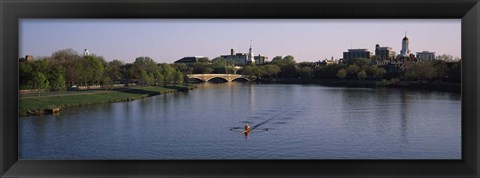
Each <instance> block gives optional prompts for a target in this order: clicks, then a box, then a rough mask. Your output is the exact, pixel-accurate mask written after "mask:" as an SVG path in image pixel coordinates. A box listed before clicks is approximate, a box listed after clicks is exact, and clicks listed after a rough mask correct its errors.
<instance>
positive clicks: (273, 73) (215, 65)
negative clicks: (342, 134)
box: [193, 55, 461, 83]
mask: <svg viewBox="0 0 480 178" xmlns="http://www.w3.org/2000/svg"><path fill="white" fill-rule="evenodd" d="M373 59H374V58H373ZM447 61H453V57H452V56H450V55H440V56H438V57H437V58H436V59H435V60H431V61H418V62H417V61H415V59H410V58H409V57H406V58H405V65H404V66H402V65H400V64H388V65H377V64H376V61H375V60H372V59H367V58H357V59H353V60H352V61H349V62H347V63H327V62H326V61H325V62H300V63H297V62H296V61H295V60H294V57H293V56H291V55H288V56H285V57H281V56H276V57H274V58H273V59H272V61H271V62H267V63H265V64H262V65H247V66H244V67H243V69H240V70H239V71H237V73H241V74H244V75H253V76H256V77H258V78H259V79H261V80H272V79H273V80H275V79H337V80H384V79H388V80H390V79H395V80H402V81H418V80H423V81H431V80H435V81H446V82H456V83H459V82H460V81H461V62H460V60H457V61H456V62H447ZM225 64H226V66H227V67H225V66H224V65H225ZM209 65H210V66H211V67H210V68H209V67H208V66H209ZM228 65H229V64H228V62H226V61H225V59H223V58H221V57H218V58H215V59H213V60H212V62H211V64H209V63H207V62H200V63H196V64H194V65H193V66H195V67H197V68H198V67H199V66H204V67H203V68H202V70H195V72H200V71H203V72H204V73H209V72H213V73H215V72H219V73H222V72H227V73H228V72H229V70H225V68H227V69H228ZM219 69H222V70H219ZM230 72H231V71H230Z"/></svg>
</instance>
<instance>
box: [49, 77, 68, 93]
mask: <svg viewBox="0 0 480 178" xmlns="http://www.w3.org/2000/svg"><path fill="white" fill-rule="evenodd" d="M50 85H51V87H52V89H53V90H57V91H58V95H59V96H60V93H61V92H64V91H65V90H67V86H66V85H65V78H64V77H63V75H61V74H57V75H56V78H55V79H54V80H52V82H51V83H50Z"/></svg>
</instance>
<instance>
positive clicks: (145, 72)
mask: <svg viewBox="0 0 480 178" xmlns="http://www.w3.org/2000/svg"><path fill="white" fill-rule="evenodd" d="M19 79H20V81H19V83H20V89H21V90H23V89H35V90H37V91H38V93H40V91H41V90H44V89H50V90H54V91H58V92H59V93H60V92H63V91H65V90H66V89H67V88H68V87H69V86H72V85H79V86H90V85H103V86H104V87H105V89H107V90H108V89H109V88H111V87H112V85H113V84H114V82H117V83H130V82H135V83H139V84H141V85H142V87H143V86H144V85H168V84H173V85H177V84H182V83H184V82H185V81H188V80H185V79H186V66H185V65H176V64H175V65H172V64H158V63H156V62H155V61H154V60H153V59H152V58H150V57H138V58H136V59H135V62H133V63H132V64H125V63H124V62H122V61H120V60H113V61H111V62H106V61H105V59H103V57H101V56H96V55H94V54H92V55H88V56H80V55H79V54H78V53H77V52H76V51H75V50H73V49H63V50H59V51H56V52H54V53H53V54H52V55H51V56H48V57H42V58H40V59H37V60H33V61H27V60H25V59H20V62H19Z"/></svg>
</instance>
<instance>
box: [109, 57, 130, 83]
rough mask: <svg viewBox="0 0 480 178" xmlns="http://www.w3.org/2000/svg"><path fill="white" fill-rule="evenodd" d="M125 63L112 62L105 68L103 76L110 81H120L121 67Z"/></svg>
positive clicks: (121, 75)
mask: <svg viewBox="0 0 480 178" xmlns="http://www.w3.org/2000/svg"><path fill="white" fill-rule="evenodd" d="M124 65H125V63H124V62H122V61H120V60H116V59H115V60H113V61H111V62H109V63H108V64H107V67H105V74H106V75H107V76H108V77H109V78H110V79H112V80H121V79H122V78H123V74H122V66H124Z"/></svg>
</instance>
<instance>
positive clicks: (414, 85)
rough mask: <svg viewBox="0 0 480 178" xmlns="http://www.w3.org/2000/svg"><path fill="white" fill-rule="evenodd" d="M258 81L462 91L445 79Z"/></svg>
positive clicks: (456, 84)
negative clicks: (444, 80)
mask: <svg viewBox="0 0 480 178" xmlns="http://www.w3.org/2000/svg"><path fill="white" fill-rule="evenodd" d="M257 82H258V83H266V84H268V83H272V84H317V85H323V86H329V87H352V88H362V87H365V88H378V87H388V88H408V89H426V90H434V91H450V92H461V88H462V87H461V84H460V83H452V82H443V81H399V80H378V81H377V80H335V79H324V80H321V79H276V80H274V81H272V80H260V81H257Z"/></svg>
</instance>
